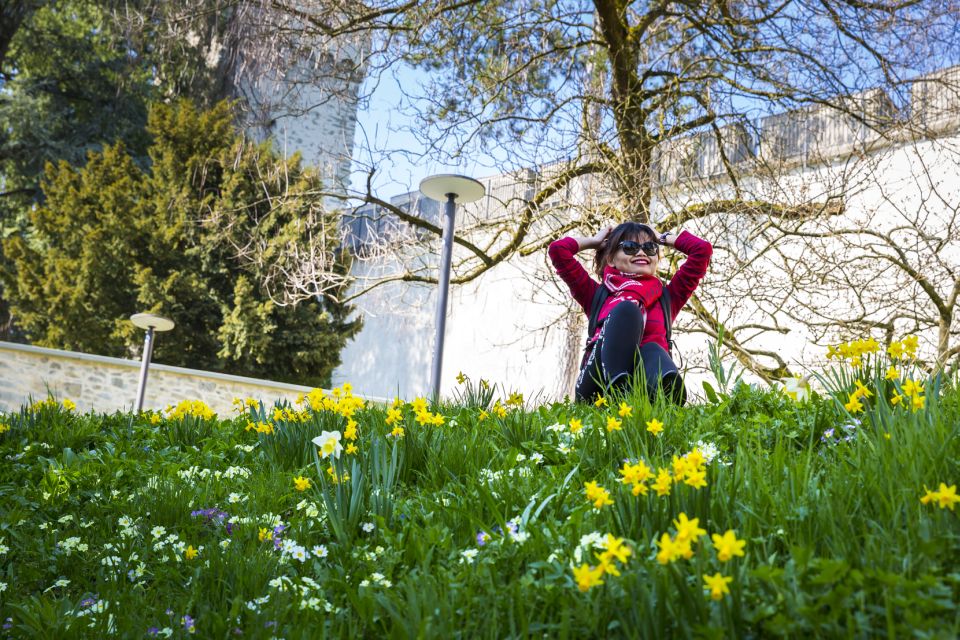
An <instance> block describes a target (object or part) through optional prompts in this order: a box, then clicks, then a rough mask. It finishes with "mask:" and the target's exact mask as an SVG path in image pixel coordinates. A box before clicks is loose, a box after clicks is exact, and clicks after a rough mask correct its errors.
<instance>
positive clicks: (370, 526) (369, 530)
mask: <svg viewBox="0 0 960 640" xmlns="http://www.w3.org/2000/svg"><path fill="white" fill-rule="evenodd" d="M360 528H361V529H363V530H364V531H365V532H366V533H373V529H374V526H373V523H372V522H364V523H363V524H362V525H361V527H360Z"/></svg>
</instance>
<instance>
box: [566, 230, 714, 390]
mask: <svg viewBox="0 0 960 640" xmlns="http://www.w3.org/2000/svg"><path fill="white" fill-rule="evenodd" d="M660 245H667V246H670V247H675V248H676V249H677V250H678V251H680V252H682V253H684V254H686V256H687V260H686V261H685V262H684V263H683V264H682V265H681V266H680V268H679V269H678V270H677V273H676V274H675V275H674V276H673V279H672V280H671V281H670V283H669V284H667V285H665V286H664V285H663V283H662V282H661V281H660V279H659V278H658V277H657V275H656V274H657V266H658V264H659V261H660ZM584 249H596V255H595V256H594V270H595V272H596V274H597V277H598V278H599V280H600V282H597V281H596V280H594V279H593V278H591V277H590V275H589V274H588V273H587V270H586V269H584V268H583V266H582V265H581V264H580V263H579V262H578V261H577V259H576V258H575V257H574V256H575V254H576V253H577V252H578V251H582V250H584ZM549 254H550V260H551V261H552V262H553V266H554V267H555V268H556V270H557V274H558V275H559V276H560V277H561V278H563V281H564V282H566V283H567V286H568V287H570V293H571V294H573V298H574V300H576V301H577V303H578V304H579V305H580V307H581V308H583V310H584V312H585V313H586V314H587V315H588V317H589V316H590V314H591V307H592V305H593V303H594V301H595V300H597V301H600V300H603V297H604V296H603V294H604V293H606V294H607V296H606V299H605V300H603V301H602V303H601V305H600V307H599V313H597V315H596V317H597V320H598V326H597V327H596V329H595V331H594V332H593V335H590V336H588V338H587V351H586V353H585V354H584V357H583V362H582V363H581V366H580V375H579V377H578V378H577V388H576V398H577V400H592V399H593V398H594V397H596V396H597V395H599V394H602V393H605V392H606V391H608V390H610V389H611V388H621V389H622V388H624V387H626V386H627V385H628V384H629V383H630V381H631V380H632V377H633V374H634V372H635V371H637V370H638V368H639V367H641V366H642V367H643V370H644V373H645V375H646V378H647V387H648V391H649V392H650V393H651V394H652V393H654V392H655V391H656V388H657V384H658V383H659V384H660V385H662V387H663V388H664V392H665V393H666V394H667V395H668V397H671V398H673V399H674V400H675V401H676V402H678V403H679V404H683V402H684V401H685V400H686V390H685V389H684V387H683V379H682V378H681V377H680V373H679V371H677V366H676V365H675V364H674V363H673V360H672V358H671V357H670V354H669V349H670V344H669V343H668V342H667V323H666V321H665V320H666V319H665V317H664V309H665V308H667V309H668V312H669V313H670V322H671V324H672V322H673V319H674V318H676V316H677V314H678V313H679V312H680V309H682V308H683V307H684V305H686V303H687V300H689V299H690V295H691V294H692V293H693V292H694V290H695V289H696V288H697V285H698V284H700V280H701V279H702V278H703V276H704V275H705V274H706V272H707V266H708V265H709V264H710V256H711V255H712V254H713V247H712V246H711V244H710V243H709V242H707V241H705V240H701V239H700V238H698V237H696V236H695V235H693V234H692V233H690V232H688V231H681V232H680V233H679V234H674V233H669V232H668V233H663V234H660V235H657V233H656V231H654V230H653V228H651V227H649V226H647V225H645V224H641V223H638V222H624V223H623V224H620V225H618V226H617V227H616V228H614V227H606V228H604V229H601V230H600V231H599V232H598V233H597V234H596V235H595V236H593V237H589V238H577V237H566V238H561V239H560V240H557V241H556V242H553V243H552V244H551V245H550V249H549ZM601 283H602V284H601ZM599 287H605V288H606V290H607V291H605V292H604V291H601V292H599V294H600V295H596V294H598V291H597V289H598V288H599ZM664 292H666V293H665V294H664ZM661 295H665V296H666V298H665V299H664V300H663V301H661V300H660V298H661ZM667 301H669V305H664V304H662V302H667Z"/></svg>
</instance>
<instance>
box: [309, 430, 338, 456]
mask: <svg viewBox="0 0 960 640" xmlns="http://www.w3.org/2000/svg"><path fill="white" fill-rule="evenodd" d="M341 437H342V435H341V433H340V432H339V431H324V432H322V433H321V434H320V435H319V436H317V437H316V438H314V439H313V444H315V445H317V447H319V448H320V457H321V458H328V457H330V456H333V457H334V458H339V457H340V452H341V451H343V445H342V444H340V438H341Z"/></svg>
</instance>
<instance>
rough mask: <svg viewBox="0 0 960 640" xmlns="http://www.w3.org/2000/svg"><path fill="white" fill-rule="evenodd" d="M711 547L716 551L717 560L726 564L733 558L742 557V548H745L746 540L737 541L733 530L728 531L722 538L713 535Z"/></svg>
mask: <svg viewBox="0 0 960 640" xmlns="http://www.w3.org/2000/svg"><path fill="white" fill-rule="evenodd" d="M711 538H712V540H713V546H714V548H715V549H716V550H717V560H719V561H720V562H727V561H728V560H730V559H732V558H733V557H734V556H740V557H741V558H742V557H743V548H744V547H745V546H746V544H747V541H746V540H737V535H736V534H735V533H734V532H733V529H728V530H727V532H726V533H724V534H723V535H722V536H721V535H720V534H719V533H715V534H713V535H712V536H711Z"/></svg>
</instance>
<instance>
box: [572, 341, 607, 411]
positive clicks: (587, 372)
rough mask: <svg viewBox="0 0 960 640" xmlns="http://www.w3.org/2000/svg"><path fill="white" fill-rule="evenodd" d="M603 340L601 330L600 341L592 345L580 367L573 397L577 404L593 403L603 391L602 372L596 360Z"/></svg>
mask: <svg viewBox="0 0 960 640" xmlns="http://www.w3.org/2000/svg"><path fill="white" fill-rule="evenodd" d="M602 339H603V332H602V330H601V334H600V339H599V340H598V341H597V342H595V343H594V345H593V346H592V347H591V348H590V351H589V352H588V353H587V357H586V359H585V360H584V362H583V364H582V365H581V366H580V375H579V376H577V387H576V389H575V391H574V397H575V398H576V399H577V401H578V402H593V400H594V399H595V398H596V397H597V395H599V394H600V393H601V392H602V391H603V372H602V371H601V370H600V360H599V358H597V351H599V345H600V340H602Z"/></svg>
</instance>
